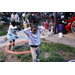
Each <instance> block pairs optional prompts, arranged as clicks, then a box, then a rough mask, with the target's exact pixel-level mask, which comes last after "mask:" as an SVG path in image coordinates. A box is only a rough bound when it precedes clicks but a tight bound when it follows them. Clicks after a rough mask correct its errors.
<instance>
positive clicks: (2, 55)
mask: <svg viewBox="0 0 75 75" xmlns="http://www.w3.org/2000/svg"><path fill="white" fill-rule="evenodd" d="M1 58H2V59H3V60H4V61H5V60H7V57H6V56H5V55H4V52H1Z"/></svg>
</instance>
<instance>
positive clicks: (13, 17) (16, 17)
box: [11, 14, 19, 22]
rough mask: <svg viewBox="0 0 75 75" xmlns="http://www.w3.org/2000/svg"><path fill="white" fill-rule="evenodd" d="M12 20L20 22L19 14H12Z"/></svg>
mask: <svg viewBox="0 0 75 75" xmlns="http://www.w3.org/2000/svg"><path fill="white" fill-rule="evenodd" d="M11 21H15V22H19V16H18V14H15V15H14V14H11Z"/></svg>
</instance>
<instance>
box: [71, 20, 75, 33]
mask: <svg viewBox="0 0 75 75" xmlns="http://www.w3.org/2000/svg"><path fill="white" fill-rule="evenodd" d="M74 23H75V21H74V22H73V23H72V25H71V30H72V32H73V33H74V34H75V32H74V31H73V28H72V26H73V24H74Z"/></svg>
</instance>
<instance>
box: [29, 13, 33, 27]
mask: <svg viewBox="0 0 75 75" xmlns="http://www.w3.org/2000/svg"><path fill="white" fill-rule="evenodd" d="M28 20H29V25H30V27H31V24H32V23H33V16H32V14H31V13H29V16H28Z"/></svg>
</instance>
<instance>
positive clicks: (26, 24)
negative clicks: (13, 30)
mask: <svg viewBox="0 0 75 75" xmlns="http://www.w3.org/2000/svg"><path fill="white" fill-rule="evenodd" d="M23 27H24V29H26V28H27V27H28V23H27V20H25V17H23Z"/></svg>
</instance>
